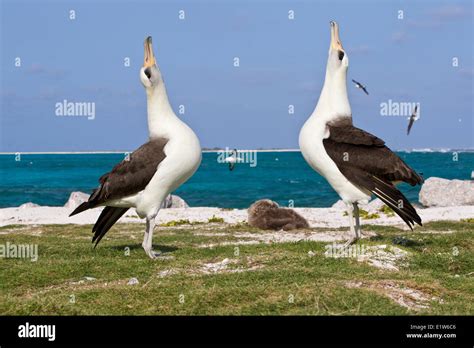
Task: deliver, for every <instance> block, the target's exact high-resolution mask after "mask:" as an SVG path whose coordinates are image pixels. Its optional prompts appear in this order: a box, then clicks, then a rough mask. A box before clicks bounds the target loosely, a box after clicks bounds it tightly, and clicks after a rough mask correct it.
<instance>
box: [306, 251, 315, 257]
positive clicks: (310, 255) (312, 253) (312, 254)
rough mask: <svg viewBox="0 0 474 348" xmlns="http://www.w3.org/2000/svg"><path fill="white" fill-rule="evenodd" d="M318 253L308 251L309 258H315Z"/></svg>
mask: <svg viewBox="0 0 474 348" xmlns="http://www.w3.org/2000/svg"><path fill="white" fill-rule="evenodd" d="M314 255H316V253H315V252H314V251H313V250H310V251H308V256H309V257H313V256H314Z"/></svg>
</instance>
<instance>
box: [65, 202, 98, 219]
mask: <svg viewBox="0 0 474 348" xmlns="http://www.w3.org/2000/svg"><path fill="white" fill-rule="evenodd" d="M93 207H94V206H93V205H92V204H91V203H90V202H84V203H82V204H81V205H79V206H78V207H77V208H76V209H74V211H73V212H72V213H71V214H69V216H73V215H76V214H79V213H82V212H83V211H86V210H87V209H90V208H93Z"/></svg>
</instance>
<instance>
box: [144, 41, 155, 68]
mask: <svg viewBox="0 0 474 348" xmlns="http://www.w3.org/2000/svg"><path fill="white" fill-rule="evenodd" d="M155 64H156V61H155V55H154V54H153V46H152V45H151V36H148V37H147V38H146V40H145V59H144V61H143V67H144V68H145V69H146V68H149V67H151V66H153V65H155Z"/></svg>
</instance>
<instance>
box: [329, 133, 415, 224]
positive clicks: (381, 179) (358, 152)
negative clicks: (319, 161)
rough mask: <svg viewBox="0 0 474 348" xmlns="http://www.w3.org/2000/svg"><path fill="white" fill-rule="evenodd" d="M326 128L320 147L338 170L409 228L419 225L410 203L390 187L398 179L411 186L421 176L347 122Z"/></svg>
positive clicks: (378, 141) (386, 148) (382, 144)
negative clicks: (391, 210) (327, 129)
mask: <svg viewBox="0 0 474 348" xmlns="http://www.w3.org/2000/svg"><path fill="white" fill-rule="evenodd" d="M328 128H329V138H327V139H324V140H323V144H324V148H325V149H326V152H327V153H328V155H329V157H331V159H332V160H333V161H334V162H335V163H336V165H337V166H338V168H339V170H340V171H341V173H342V174H343V175H344V176H345V177H346V178H347V179H348V180H349V181H350V182H351V183H353V184H354V185H356V186H357V187H360V188H361V189H363V190H364V191H370V192H371V193H373V194H374V195H376V196H377V197H378V198H380V199H381V200H382V201H383V202H384V203H385V204H386V205H388V206H389V207H390V208H392V209H393V210H394V211H395V212H396V213H397V214H398V215H399V216H400V217H401V218H402V219H403V221H405V223H406V224H407V225H408V226H409V227H410V228H412V225H414V223H415V222H416V223H417V224H419V225H421V218H420V217H419V216H418V214H417V213H416V211H415V209H414V208H413V206H412V205H411V204H410V202H409V201H408V200H407V199H406V198H405V196H403V194H402V193H401V192H400V191H399V190H398V189H397V188H396V187H395V186H394V183H396V182H400V181H403V182H406V183H408V184H410V185H412V186H414V185H416V184H421V183H422V181H423V179H422V178H421V176H419V175H418V174H417V173H416V172H415V171H414V170H413V169H411V168H410V167H409V166H408V165H407V164H406V163H405V162H403V161H402V159H401V158H400V157H398V156H397V155H396V154H395V153H393V152H392V151H391V150H390V149H389V148H388V147H386V146H385V142H384V141H383V140H381V139H379V138H377V137H376V136H374V135H372V134H370V133H367V132H365V131H364V130H362V129H359V128H356V127H354V126H351V125H344V126H339V127H338V126H328Z"/></svg>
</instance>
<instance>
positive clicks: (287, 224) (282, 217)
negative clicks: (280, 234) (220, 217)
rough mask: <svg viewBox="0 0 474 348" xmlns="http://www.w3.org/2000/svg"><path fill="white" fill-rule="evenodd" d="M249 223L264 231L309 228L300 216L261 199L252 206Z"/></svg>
mask: <svg viewBox="0 0 474 348" xmlns="http://www.w3.org/2000/svg"><path fill="white" fill-rule="evenodd" d="M248 223H249V225H250V226H253V227H257V228H260V229H262V230H281V229H282V230H284V231H289V230H294V229H297V228H308V227H309V224H308V222H307V221H306V219H305V218H304V217H302V216H301V215H300V214H298V213H297V212H295V211H294V210H292V209H289V208H280V206H279V205H278V203H276V202H273V201H271V200H269V199H261V200H259V201H257V202H255V203H254V204H252V205H251V206H250V208H249V209H248Z"/></svg>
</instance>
